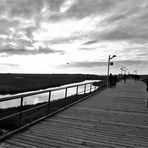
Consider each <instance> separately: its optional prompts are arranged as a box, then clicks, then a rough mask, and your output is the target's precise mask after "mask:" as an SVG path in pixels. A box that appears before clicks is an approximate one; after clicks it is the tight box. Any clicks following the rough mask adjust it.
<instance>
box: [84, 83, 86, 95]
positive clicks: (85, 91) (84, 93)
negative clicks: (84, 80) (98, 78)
mask: <svg viewBox="0 0 148 148" xmlns="http://www.w3.org/2000/svg"><path fill="white" fill-rule="evenodd" d="M85 93H86V84H85V85H84V94H85Z"/></svg>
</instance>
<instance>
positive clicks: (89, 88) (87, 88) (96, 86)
mask: <svg viewBox="0 0 148 148" xmlns="http://www.w3.org/2000/svg"><path fill="white" fill-rule="evenodd" d="M80 86H81V91H80V90H79V89H80ZM74 87H75V92H74V94H71V95H68V91H69V89H70V88H74ZM104 87H106V81H99V82H95V83H94V82H91V83H83V84H77V85H72V86H68V87H61V88H56V89H46V90H40V91H37V92H29V93H24V94H19V95H14V96H10V97H4V98H0V103H2V102H5V101H12V100H16V99H19V100H20V104H19V106H17V107H19V111H17V112H15V113H12V114H9V115H7V116H4V117H1V118H0V124H1V123H2V122H3V121H4V120H8V121H9V119H10V118H13V117H15V116H18V120H19V121H18V122H19V124H20V126H21V124H22V119H23V114H24V113H26V112H33V110H38V109H39V108H41V107H44V106H47V110H46V111H47V112H46V114H49V113H50V105H51V103H52V102H54V100H51V95H52V93H53V92H55V91H59V90H65V94H64V98H62V100H67V99H68V98H69V97H70V96H75V95H78V96H79V95H80V94H81V95H82V94H89V93H92V92H95V91H96V90H100V89H102V88H104ZM44 93H47V94H48V100H46V102H43V103H42V104H41V105H38V106H37V105H33V106H34V107H32V108H29V109H26V110H23V107H24V106H25V105H26V104H24V99H25V97H30V96H34V95H40V94H44ZM59 100H61V98H60V99H59ZM55 101H56V100H55ZM27 105H28V104H27Z"/></svg>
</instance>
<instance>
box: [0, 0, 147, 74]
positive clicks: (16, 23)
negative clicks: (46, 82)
mask: <svg viewBox="0 0 148 148" xmlns="http://www.w3.org/2000/svg"><path fill="white" fill-rule="evenodd" d="M114 54H116V55H117V57H116V58H114V59H113V60H112V61H114V66H112V67H111V72H112V73H120V68H121V67H122V66H125V67H126V68H127V69H128V71H129V72H130V73H134V71H135V70H137V72H138V73H140V74H143V73H148V0H0V72H6V73H14V72H15V73H92V74H106V73H107V59H108V55H111V56H112V55H114Z"/></svg>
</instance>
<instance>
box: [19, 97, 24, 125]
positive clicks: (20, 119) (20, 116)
mask: <svg viewBox="0 0 148 148" xmlns="http://www.w3.org/2000/svg"><path fill="white" fill-rule="evenodd" d="M22 107H23V97H21V102H20V114H19V123H20V125H21V124H22V111H23V109H22Z"/></svg>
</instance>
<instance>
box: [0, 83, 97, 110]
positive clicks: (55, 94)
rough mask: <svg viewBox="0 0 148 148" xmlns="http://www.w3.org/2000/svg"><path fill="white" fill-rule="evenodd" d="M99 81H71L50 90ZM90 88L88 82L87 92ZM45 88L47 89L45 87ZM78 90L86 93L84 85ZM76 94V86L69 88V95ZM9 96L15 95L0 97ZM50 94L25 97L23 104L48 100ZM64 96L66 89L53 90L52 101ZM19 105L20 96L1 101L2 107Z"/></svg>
mask: <svg viewBox="0 0 148 148" xmlns="http://www.w3.org/2000/svg"><path fill="white" fill-rule="evenodd" d="M99 81H100V80H85V81H83V82H79V83H71V84H67V85H62V86H60V87H53V88H50V90H53V89H55V88H62V87H69V86H72V85H76V84H77V85H79V84H84V83H89V82H99ZM89 89H90V84H87V85H86V92H89V91H90V90H89ZM94 89H95V88H94V86H92V91H93V90H94ZM44 90H46V89H44ZM48 90H49V89H48ZM78 90H79V91H78V93H79V94H83V93H84V92H83V91H84V85H82V86H79V89H78ZM33 92H38V91H33ZM19 94H24V93H19ZM74 94H76V87H72V88H68V90H67V96H72V95H74ZM15 95H16V94H15ZM7 96H13V95H0V98H2V97H7ZM48 96H49V93H48V92H47V93H43V94H38V95H33V96H29V97H24V100H23V105H28V104H37V103H42V102H47V101H48ZM64 97H65V89H62V90H58V91H52V92H51V101H52V100H57V99H60V98H64ZM19 105H20V98H19V99H15V100H11V101H5V102H0V108H10V107H16V106H19Z"/></svg>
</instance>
